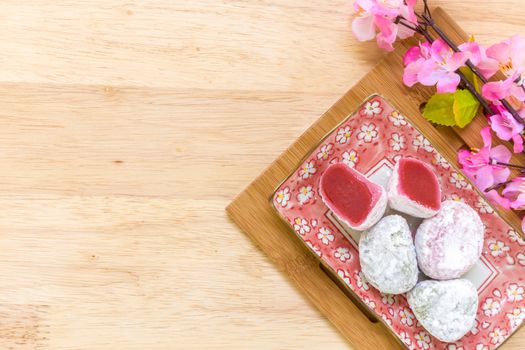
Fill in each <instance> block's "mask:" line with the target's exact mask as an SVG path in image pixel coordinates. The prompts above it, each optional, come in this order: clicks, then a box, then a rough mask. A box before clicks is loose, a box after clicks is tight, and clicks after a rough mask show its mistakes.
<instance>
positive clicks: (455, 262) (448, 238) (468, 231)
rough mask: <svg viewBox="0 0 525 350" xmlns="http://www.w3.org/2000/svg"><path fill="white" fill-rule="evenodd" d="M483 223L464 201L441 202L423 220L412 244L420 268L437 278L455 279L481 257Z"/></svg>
mask: <svg viewBox="0 0 525 350" xmlns="http://www.w3.org/2000/svg"><path fill="white" fill-rule="evenodd" d="M483 235H484V227H483V223H482V221H481V219H480V217H479V215H478V214H477V213H476V211H475V210H474V209H472V208H471V207H470V206H468V205H467V204H465V203H461V202H457V201H445V202H443V203H442V206H441V210H440V211H439V213H438V214H437V215H436V216H434V217H432V218H429V219H425V220H423V223H421V225H420V226H419V228H418V229H417V233H416V239H415V245H416V253H417V259H418V262H419V267H420V268H421V270H422V271H423V272H424V273H425V274H426V275H427V276H429V277H431V278H434V279H438V280H447V279H453V278H458V277H460V276H462V275H463V274H464V273H465V272H467V271H468V270H470V268H472V266H474V264H475V263H476V262H477V261H478V259H479V257H480V256H481V251H482V248H483Z"/></svg>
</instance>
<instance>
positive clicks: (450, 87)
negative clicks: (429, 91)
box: [437, 73, 460, 93]
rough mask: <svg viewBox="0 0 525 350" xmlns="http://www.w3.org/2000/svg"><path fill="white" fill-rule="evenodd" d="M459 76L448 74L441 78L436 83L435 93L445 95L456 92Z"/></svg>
mask: <svg viewBox="0 0 525 350" xmlns="http://www.w3.org/2000/svg"><path fill="white" fill-rule="evenodd" d="M459 81H460V78H459V75H457V74H456V73H448V74H447V75H445V76H444V77H443V78H441V79H440V80H439V81H438V83H437V92H438V93H447V92H454V91H456V89H457V87H458V85H459Z"/></svg>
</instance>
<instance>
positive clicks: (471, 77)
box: [459, 67, 481, 92]
mask: <svg viewBox="0 0 525 350" xmlns="http://www.w3.org/2000/svg"><path fill="white" fill-rule="evenodd" d="M459 71H460V72H461V73H463V75H464V76H465V78H467V79H468V80H469V81H470V82H471V83H472V85H474V88H475V89H476V91H477V92H481V85H480V84H479V78H478V76H477V75H476V74H474V73H473V72H472V71H471V70H470V68H468V67H461V68H460V69H459Z"/></svg>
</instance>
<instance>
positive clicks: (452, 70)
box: [417, 39, 469, 93]
mask: <svg viewBox="0 0 525 350" xmlns="http://www.w3.org/2000/svg"><path fill="white" fill-rule="evenodd" d="M468 57H469V54H468V53H465V52H454V51H453V50H452V49H451V48H450V47H449V46H448V45H447V44H446V43H445V42H444V41H443V40H441V39H438V40H436V41H434V42H433V43H432V45H431V47H430V58H428V59H426V60H425V61H424V62H422V64H421V69H420V71H419V73H418V75H417V79H418V81H419V82H420V83H421V84H423V85H426V86H434V85H436V84H437V91H438V93H445V92H454V91H456V89H457V87H458V85H459V81H460V77H459V75H458V74H457V73H456V70H458V69H459V68H460V67H462V66H463V65H464V64H465V62H466V61H467V59H468Z"/></svg>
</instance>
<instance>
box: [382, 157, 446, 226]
mask: <svg viewBox="0 0 525 350" xmlns="http://www.w3.org/2000/svg"><path fill="white" fill-rule="evenodd" d="M427 167H428V166H427ZM436 182H437V178H436ZM438 188H439V186H438ZM440 195H441V194H440ZM388 203H389V205H390V207H391V208H392V209H395V210H398V211H400V212H402V213H406V214H408V215H411V216H415V217H417V218H429V217H432V216H434V215H436V213H437V212H438V210H435V209H432V208H429V207H427V206H425V205H423V204H420V203H418V202H416V201H414V200H412V199H410V198H409V197H407V196H406V195H405V194H403V193H401V192H400V191H399V161H398V162H397V163H396V165H395V167H394V170H393V172H392V176H391V177H390V181H389V183H388Z"/></svg>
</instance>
